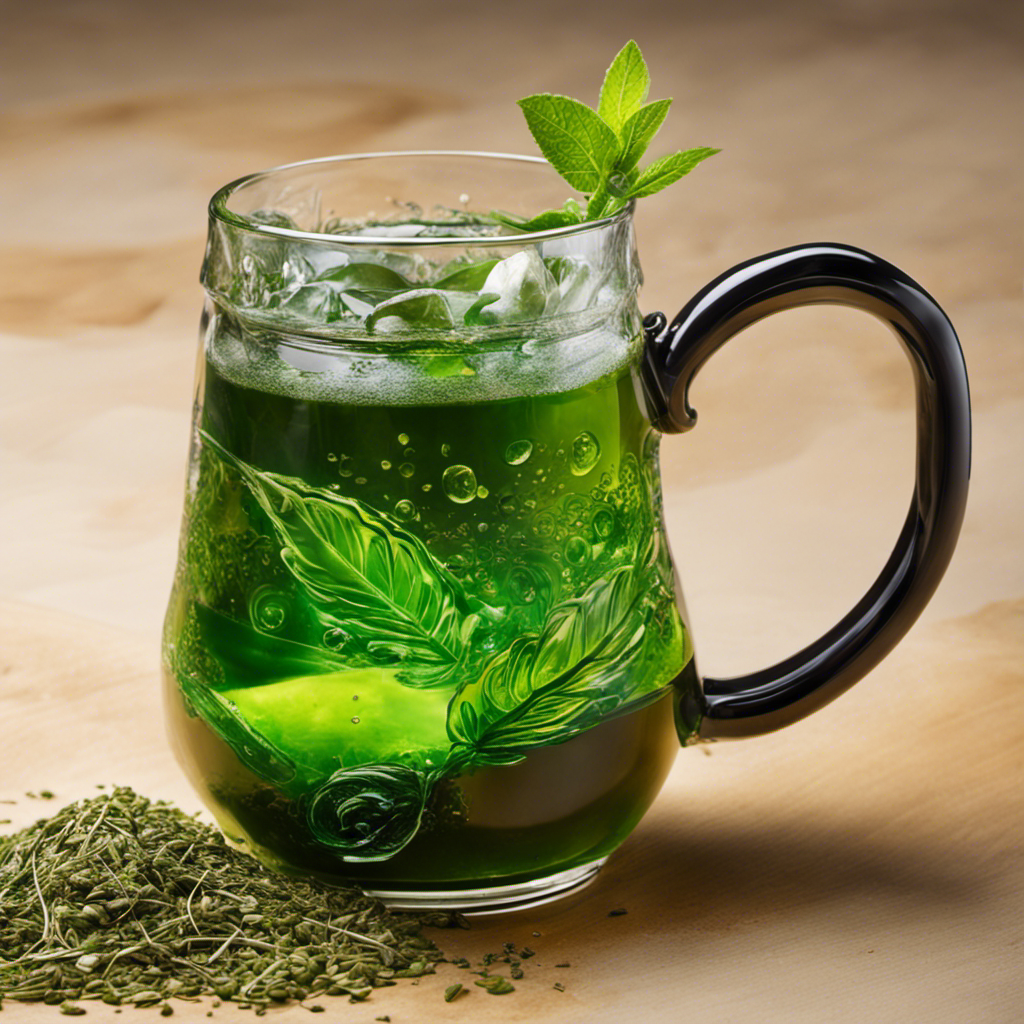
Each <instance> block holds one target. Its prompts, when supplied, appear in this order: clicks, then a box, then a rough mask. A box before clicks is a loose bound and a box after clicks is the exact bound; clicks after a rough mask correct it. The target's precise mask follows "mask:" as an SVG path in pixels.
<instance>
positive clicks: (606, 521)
mask: <svg viewBox="0 0 1024 1024" xmlns="http://www.w3.org/2000/svg"><path fill="white" fill-rule="evenodd" d="M590 525H591V527H592V529H593V531H594V536H595V537H597V539H598V540H605V539H606V538H608V537H610V536H611V535H612V533H613V531H614V530H615V513H614V512H612V510H611V509H610V508H599V509H598V510H597V511H596V512H595V513H594V518H593V519H591V520H590Z"/></svg>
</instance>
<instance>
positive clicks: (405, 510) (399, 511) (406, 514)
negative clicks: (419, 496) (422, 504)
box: [395, 498, 416, 523]
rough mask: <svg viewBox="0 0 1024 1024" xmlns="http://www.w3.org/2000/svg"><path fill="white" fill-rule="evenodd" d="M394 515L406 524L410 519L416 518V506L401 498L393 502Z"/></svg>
mask: <svg viewBox="0 0 1024 1024" xmlns="http://www.w3.org/2000/svg"><path fill="white" fill-rule="evenodd" d="M395 515H396V516H397V517H398V518H399V519H401V520H402V522H405V523H407V522H408V521H409V520H410V519H415V518H416V506H415V505H414V504H413V503H412V502H411V501H409V499H408V498H402V500H401V501H396V502H395Z"/></svg>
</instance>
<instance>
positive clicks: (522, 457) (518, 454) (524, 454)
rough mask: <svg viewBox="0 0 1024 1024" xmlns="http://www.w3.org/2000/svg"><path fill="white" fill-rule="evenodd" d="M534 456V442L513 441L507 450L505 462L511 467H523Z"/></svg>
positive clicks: (524, 440)
mask: <svg viewBox="0 0 1024 1024" xmlns="http://www.w3.org/2000/svg"><path fill="white" fill-rule="evenodd" d="M532 454H533V442H532V441H530V440H527V439H526V438H524V439H523V440H522V441H513V442H512V443H511V444H510V445H509V446H508V447H507V448H506V449H505V461H506V462H507V463H508V464H509V465H510V466H521V465H522V464H523V463H524V462H525V461H526V460H527V459H528V458H529V457H530V456H531V455H532Z"/></svg>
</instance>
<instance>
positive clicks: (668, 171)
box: [628, 146, 721, 199]
mask: <svg viewBox="0 0 1024 1024" xmlns="http://www.w3.org/2000/svg"><path fill="white" fill-rule="evenodd" d="M719 152H721V150H718V149H712V148H711V147H709V146H701V147H699V148H697V149H687V150H685V151H684V152H681V153H670V154H669V155H668V156H663V157H661V159H659V160H655V161H654V163H652V164H650V165H649V166H648V167H645V168H644V170H643V171H642V173H641V174H640V177H639V178H637V180H636V184H635V185H634V186H633V188H632V189H631V190H630V193H629V196H628V198H630V199H641V198H643V197H644V196H652V195H654V193H655V192H660V191H661V190H662V189H663V188H665V187H666V186H667V185H671V184H672V182H674V181H678V180H679V179H680V178H681V177H682V176H683V175H684V174H689V173H690V171H692V170H693V169H694V167H696V166H697V164H699V163H700V162H701V161H702V160H706V159H707V158H708V157H709V156H714V155H715V153H719Z"/></svg>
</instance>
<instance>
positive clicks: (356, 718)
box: [352, 715, 359, 725]
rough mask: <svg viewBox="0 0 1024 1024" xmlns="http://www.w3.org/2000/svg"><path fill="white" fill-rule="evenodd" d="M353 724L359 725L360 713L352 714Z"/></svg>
mask: <svg viewBox="0 0 1024 1024" xmlns="http://www.w3.org/2000/svg"><path fill="white" fill-rule="evenodd" d="M352 724H353V725H358V724H359V716H358V715H353V716H352Z"/></svg>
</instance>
